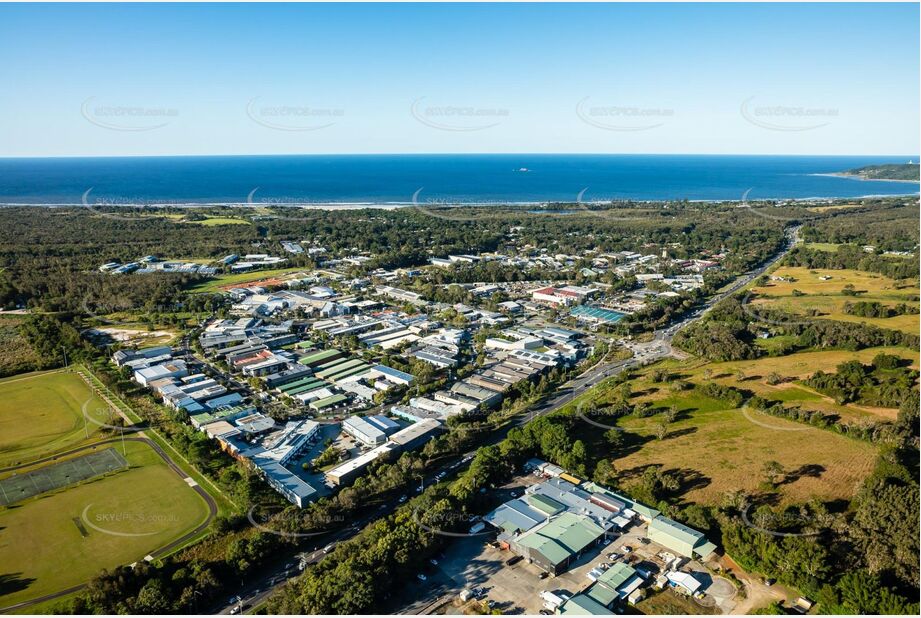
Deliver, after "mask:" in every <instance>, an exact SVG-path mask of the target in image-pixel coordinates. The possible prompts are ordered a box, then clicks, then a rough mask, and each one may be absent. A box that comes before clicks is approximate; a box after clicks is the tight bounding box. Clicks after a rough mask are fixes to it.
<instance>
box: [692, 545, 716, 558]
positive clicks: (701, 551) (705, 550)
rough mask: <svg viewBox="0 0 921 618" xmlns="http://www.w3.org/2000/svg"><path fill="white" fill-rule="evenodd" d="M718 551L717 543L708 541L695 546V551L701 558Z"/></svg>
mask: <svg viewBox="0 0 921 618" xmlns="http://www.w3.org/2000/svg"><path fill="white" fill-rule="evenodd" d="M715 551H716V545H714V544H713V543H711V542H710V541H707V542H705V543H703V544H701V545H698V546H697V547H695V548H694V553H695V554H697V555H698V556H700V557H701V558H706V557H707V556H709V555H710V554H712V553H713V552H715Z"/></svg>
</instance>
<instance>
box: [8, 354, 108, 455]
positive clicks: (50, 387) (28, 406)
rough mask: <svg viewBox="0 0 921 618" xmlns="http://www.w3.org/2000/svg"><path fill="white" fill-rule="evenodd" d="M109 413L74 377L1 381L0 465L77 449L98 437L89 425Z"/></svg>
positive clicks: (54, 375) (49, 375) (53, 375)
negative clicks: (101, 415) (87, 418)
mask: <svg viewBox="0 0 921 618" xmlns="http://www.w3.org/2000/svg"><path fill="white" fill-rule="evenodd" d="M108 409H109V408H108V406H107V405H106V403H105V402H104V401H102V399H100V398H99V397H98V396H97V395H96V394H95V393H94V392H93V391H92V389H90V387H89V386H87V385H86V383H85V382H84V381H83V380H82V379H81V378H80V376H79V375H77V374H76V373H72V372H69V371H46V372H39V373H28V374H23V375H18V376H14V377H11V378H6V379H3V380H0V466H8V465H12V464H17V463H23V462H28V461H31V460H34V459H38V458H40V457H43V456H46V455H51V454H53V453H56V452H58V451H60V450H62V449H64V448H66V447H69V446H74V445H77V444H79V443H81V442H83V441H85V440H86V439H87V437H93V435H94V433H96V432H98V430H99V428H100V425H99V424H98V423H93V422H87V420H86V419H85V418H84V410H86V411H87V414H90V415H92V417H93V418H94V419H97V420H99V421H103V422H104V419H101V418H99V416H100V414H99V411H107V410H108Z"/></svg>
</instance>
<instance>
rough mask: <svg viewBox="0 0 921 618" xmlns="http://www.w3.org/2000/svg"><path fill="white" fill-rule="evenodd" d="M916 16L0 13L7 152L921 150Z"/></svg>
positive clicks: (766, 10)
mask: <svg viewBox="0 0 921 618" xmlns="http://www.w3.org/2000/svg"><path fill="white" fill-rule="evenodd" d="M918 20H919V7H918V5H917V4H887V5H882V4H802V5H790V4H786V5H779V4H751V5H727V4H701V5H678V4H672V5H663V4H660V5H655V4H645V5H629V4H613V5H611V4H609V5H597V4H583V5H571V4H569V5H553V4H517V5H514V4H513V5H481V4H471V5H419V4H415V5H413V4H403V5H355V4H344V5H265V4H251V5H217V4H205V5H174V4H172V5H171V4H161V5H112V4H99V5H85V6H78V5H0V84H2V88H0V156H74V155H93V156H95V155H166V154H259V153H279V154H281V153H391V152H393V153H402V152H560V153H563V152H592V153H763V154H897V155H901V154H917V153H918V151H919V120H918V118H919V77H918V74H919V60H918V58H919V32H918ZM126 128H127V129H144V130H124V129H126ZM305 128H307V129H310V130H303V129H305ZM291 129H295V130H291ZM458 129H466V130H458ZM469 129H476V130H469Z"/></svg>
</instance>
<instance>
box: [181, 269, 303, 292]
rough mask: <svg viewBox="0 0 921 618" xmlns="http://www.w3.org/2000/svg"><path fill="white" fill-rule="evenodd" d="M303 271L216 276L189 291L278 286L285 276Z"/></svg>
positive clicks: (254, 272)
mask: <svg viewBox="0 0 921 618" xmlns="http://www.w3.org/2000/svg"><path fill="white" fill-rule="evenodd" d="M303 271H304V269H303V268H277V269H274V270H259V271H250V272H245V273H234V274H230V275H217V276H216V277H214V278H213V279H211V280H209V281H206V282H204V283H200V284H197V285H195V286H193V287H192V288H191V289H192V291H194V292H219V291H221V290H224V289H229V288H232V287H247V286H251V285H278V284H280V283H282V282H283V280H284V279H286V278H288V277H286V275H292V274H294V273H298V272H303Z"/></svg>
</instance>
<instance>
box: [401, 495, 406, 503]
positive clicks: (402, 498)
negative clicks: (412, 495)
mask: <svg viewBox="0 0 921 618" xmlns="http://www.w3.org/2000/svg"><path fill="white" fill-rule="evenodd" d="M406 500H407V498H406V496H400V504H403V503H404V502H406Z"/></svg>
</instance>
